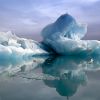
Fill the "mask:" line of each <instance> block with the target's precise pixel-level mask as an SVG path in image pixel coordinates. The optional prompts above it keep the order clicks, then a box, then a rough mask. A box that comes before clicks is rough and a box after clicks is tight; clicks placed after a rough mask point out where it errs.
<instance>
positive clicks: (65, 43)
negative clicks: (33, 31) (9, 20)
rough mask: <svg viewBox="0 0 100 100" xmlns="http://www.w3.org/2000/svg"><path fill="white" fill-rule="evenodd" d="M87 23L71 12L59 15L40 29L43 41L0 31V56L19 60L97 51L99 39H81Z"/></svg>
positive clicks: (95, 53)
mask: <svg viewBox="0 0 100 100" xmlns="http://www.w3.org/2000/svg"><path fill="white" fill-rule="evenodd" d="M86 32H87V25H86V24H80V23H78V22H77V21H76V20H75V19H74V18H73V17H72V16H71V15H69V14H64V15H61V16H60V17H59V18H58V19H57V20H56V21H55V22H54V23H52V24H49V25H47V26H46V27H45V28H44V29H43V30H42V32H41V34H42V37H43V41H42V42H37V41H34V40H31V39H25V38H20V37H18V36H16V35H15V34H13V33H11V32H6V33H5V32H0V60H2V61H3V60H9V61H11V60H15V61H17V59H18V60H22V59H27V58H29V57H33V56H40V55H50V54H59V55H82V56H84V55H85V56H90V55H99V54H100V52H99V51H100V41H97V40H82V38H83V37H84V36H85V34H86Z"/></svg>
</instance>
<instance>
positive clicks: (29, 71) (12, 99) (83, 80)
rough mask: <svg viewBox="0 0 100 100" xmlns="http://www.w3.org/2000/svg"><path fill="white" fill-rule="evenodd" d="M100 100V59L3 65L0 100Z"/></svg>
mask: <svg viewBox="0 0 100 100" xmlns="http://www.w3.org/2000/svg"><path fill="white" fill-rule="evenodd" d="M67 99H68V100H100V58H80V57H34V58H33V59H31V60H29V61H21V62H20V61H18V62H16V63H15V62H5V61H3V62H2V61H1V62H0V100H67Z"/></svg>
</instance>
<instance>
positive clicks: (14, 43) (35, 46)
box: [0, 32, 49, 61]
mask: <svg viewBox="0 0 100 100" xmlns="http://www.w3.org/2000/svg"><path fill="white" fill-rule="evenodd" d="M48 54H49V53H48V52H47V51H46V50H44V48H43V46H42V44H41V43H38V42H36V41H34V40H31V39H25V38H19V37H17V36H16V35H15V34H12V33H11V32H6V33H5V32H0V60H2V61H3V60H9V61H11V60H12V61H13V60H15V61H17V60H23V59H27V58H29V57H32V56H36V55H48Z"/></svg>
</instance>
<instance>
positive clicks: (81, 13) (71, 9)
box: [0, 0, 100, 40]
mask: <svg viewBox="0 0 100 100" xmlns="http://www.w3.org/2000/svg"><path fill="white" fill-rule="evenodd" d="M64 13H69V14H71V15H72V16H74V17H75V18H76V20H77V21H79V22H82V23H87V24H88V34H87V35H86V37H85V38H86V39H98V40H100V0H0V31H12V32H14V33H16V34H18V35H20V36H24V37H28V38H33V39H40V36H39V34H40V31H41V29H42V28H43V27H44V26H45V25H47V24H49V23H52V22H53V21H55V20H56V19H57V18H58V17H59V16H60V15H61V14H64Z"/></svg>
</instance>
